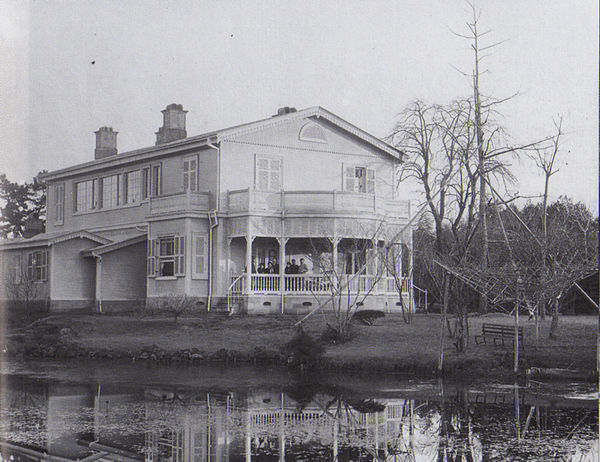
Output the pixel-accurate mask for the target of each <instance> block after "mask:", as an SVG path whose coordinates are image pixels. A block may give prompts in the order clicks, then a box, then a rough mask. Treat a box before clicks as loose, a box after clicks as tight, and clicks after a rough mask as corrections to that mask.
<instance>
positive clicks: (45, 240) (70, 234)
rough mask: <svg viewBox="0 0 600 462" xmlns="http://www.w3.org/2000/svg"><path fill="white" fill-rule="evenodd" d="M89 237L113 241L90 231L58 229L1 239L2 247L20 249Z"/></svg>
mask: <svg viewBox="0 0 600 462" xmlns="http://www.w3.org/2000/svg"><path fill="white" fill-rule="evenodd" d="M77 238H79V239H89V240H90V241H93V242H97V243H98V244H108V243H110V242H112V241H111V240H110V239H107V238H105V237H102V236H98V235H97V234H93V233H90V232H89V231H83V230H82V231H67V232H64V231H62V232H61V231H56V232H53V233H42V234H36V235H35V236H33V237H30V238H22V237H20V238H15V239H7V240H5V241H0V249H4V250H8V249H20V248H27V247H47V246H51V245H52V244H58V243H59V242H64V241H68V240H71V239H77Z"/></svg>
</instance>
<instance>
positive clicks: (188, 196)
mask: <svg viewBox="0 0 600 462" xmlns="http://www.w3.org/2000/svg"><path fill="white" fill-rule="evenodd" d="M209 207H210V193H208V192H190V191H188V192H182V193H174V194H164V195H161V196H154V197H151V198H150V215H155V214H161V213H168V212H187V211H198V212H206V211H208V210H209Z"/></svg>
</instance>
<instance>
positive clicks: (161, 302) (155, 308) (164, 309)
mask: <svg viewBox="0 0 600 462" xmlns="http://www.w3.org/2000/svg"><path fill="white" fill-rule="evenodd" d="M195 307H196V298H195V297H191V296H189V295H185V294H169V295H167V296H166V297H161V298H159V299H153V300H148V301H147V303H146V308H147V309H148V311H149V312H150V314H151V315H154V314H166V315H169V316H171V317H172V318H173V321H174V322H177V319H178V318H179V316H181V315H182V314H188V313H192V312H194V310H195Z"/></svg>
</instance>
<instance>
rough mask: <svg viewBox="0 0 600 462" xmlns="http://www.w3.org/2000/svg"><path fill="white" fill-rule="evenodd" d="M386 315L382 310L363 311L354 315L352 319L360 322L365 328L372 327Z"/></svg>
mask: <svg viewBox="0 0 600 462" xmlns="http://www.w3.org/2000/svg"><path fill="white" fill-rule="evenodd" d="M384 316H385V313H384V312H383V311H381V310H361V311H357V312H356V313H354V316H352V319H355V320H357V321H360V322H361V323H363V324H364V325H365V326H372V325H373V323H374V322H375V320H376V319H378V318H383V317H384Z"/></svg>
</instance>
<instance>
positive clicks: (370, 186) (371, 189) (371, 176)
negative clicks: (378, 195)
mask: <svg viewBox="0 0 600 462" xmlns="http://www.w3.org/2000/svg"><path fill="white" fill-rule="evenodd" d="M367 192H368V193H369V194H375V170H373V169H371V168H368V169H367Z"/></svg>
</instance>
